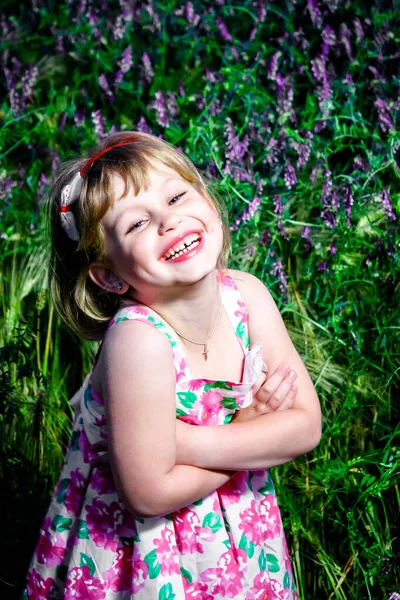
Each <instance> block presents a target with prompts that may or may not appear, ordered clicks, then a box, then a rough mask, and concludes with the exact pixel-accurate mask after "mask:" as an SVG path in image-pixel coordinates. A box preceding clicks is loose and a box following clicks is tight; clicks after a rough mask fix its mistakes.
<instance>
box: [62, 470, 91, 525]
mask: <svg viewBox="0 0 400 600" xmlns="http://www.w3.org/2000/svg"><path fill="white" fill-rule="evenodd" d="M70 477H71V479H70V481H69V483H68V487H67V489H66V491H65V501H64V503H65V508H66V509H67V511H68V513H69V514H70V515H74V516H75V515H77V514H79V512H80V510H81V506H82V502H83V499H84V496H85V492H86V480H85V476H84V475H83V473H82V471H81V470H80V468H79V467H78V468H77V469H75V471H71V476H70Z"/></svg>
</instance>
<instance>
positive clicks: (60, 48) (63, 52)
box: [56, 35, 67, 56]
mask: <svg viewBox="0 0 400 600" xmlns="http://www.w3.org/2000/svg"><path fill="white" fill-rule="evenodd" d="M56 50H57V52H58V54H61V56H66V54H67V52H66V50H65V48H64V37H63V36H62V35H59V36H58V37H57V42H56Z"/></svg>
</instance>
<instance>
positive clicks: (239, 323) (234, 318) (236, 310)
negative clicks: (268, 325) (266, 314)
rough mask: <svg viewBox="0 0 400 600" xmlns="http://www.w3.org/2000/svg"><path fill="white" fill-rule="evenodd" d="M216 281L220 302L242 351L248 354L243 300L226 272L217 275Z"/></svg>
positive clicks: (246, 320)
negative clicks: (219, 291) (219, 288)
mask: <svg viewBox="0 0 400 600" xmlns="http://www.w3.org/2000/svg"><path fill="white" fill-rule="evenodd" d="M218 281H219V284H220V287H221V297H222V302H223V305H224V307H225V310H226V313H227V315H228V317H229V319H230V321H231V323H232V326H233V328H234V330H235V333H236V335H237V337H238V338H239V342H240V343H241V345H242V348H243V350H244V351H245V353H246V352H248V350H249V345H250V336H249V327H248V314H247V309H246V305H245V303H244V302H243V298H242V296H241V294H240V292H239V290H238V288H237V286H236V284H235V282H234V280H233V278H232V277H231V276H230V275H229V274H228V272H227V271H220V272H219V273H218Z"/></svg>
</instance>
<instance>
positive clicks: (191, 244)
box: [165, 239, 200, 260]
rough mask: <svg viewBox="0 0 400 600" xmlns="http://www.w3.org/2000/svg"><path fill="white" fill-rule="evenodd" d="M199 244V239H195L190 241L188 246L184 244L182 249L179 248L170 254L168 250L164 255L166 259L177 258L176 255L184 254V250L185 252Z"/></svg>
mask: <svg viewBox="0 0 400 600" xmlns="http://www.w3.org/2000/svg"><path fill="white" fill-rule="evenodd" d="M199 244H200V239H195V240H194V241H193V242H191V243H190V244H189V246H184V249H183V250H179V252H173V253H172V254H170V252H168V253H167V254H166V255H165V256H166V260H170V259H171V258H178V256H182V254H185V252H187V251H188V250H192V249H193V248H195V247H196V246H198V245H199ZM175 247H176V246H175Z"/></svg>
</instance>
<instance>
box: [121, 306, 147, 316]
mask: <svg viewBox="0 0 400 600" xmlns="http://www.w3.org/2000/svg"><path fill="white" fill-rule="evenodd" d="M126 312H133V313H135V314H137V315H148V314H149V309H148V308H146V307H145V306H137V305H135V306H128V307H127V308H126Z"/></svg>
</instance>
